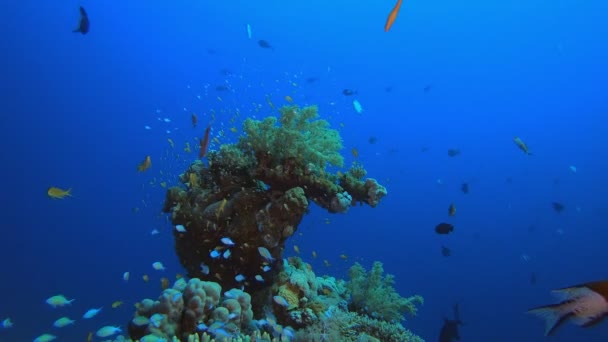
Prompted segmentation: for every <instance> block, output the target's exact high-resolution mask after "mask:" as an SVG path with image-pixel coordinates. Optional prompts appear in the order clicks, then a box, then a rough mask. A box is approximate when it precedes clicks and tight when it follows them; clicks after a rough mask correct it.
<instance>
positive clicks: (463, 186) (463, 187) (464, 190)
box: [460, 183, 469, 194]
mask: <svg viewBox="0 0 608 342" xmlns="http://www.w3.org/2000/svg"><path fill="white" fill-rule="evenodd" d="M460 191H462V193H463V194H468V193H469V183H462V184H461V185H460Z"/></svg>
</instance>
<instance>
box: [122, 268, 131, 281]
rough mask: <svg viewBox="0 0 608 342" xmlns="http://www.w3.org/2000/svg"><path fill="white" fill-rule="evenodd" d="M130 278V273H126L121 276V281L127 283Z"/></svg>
mask: <svg viewBox="0 0 608 342" xmlns="http://www.w3.org/2000/svg"><path fill="white" fill-rule="evenodd" d="M130 276H131V273H129V272H128V271H127V272H125V273H123V274H122V280H124V281H125V282H127V281H129V277H130Z"/></svg>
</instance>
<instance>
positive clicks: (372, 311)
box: [346, 261, 424, 322]
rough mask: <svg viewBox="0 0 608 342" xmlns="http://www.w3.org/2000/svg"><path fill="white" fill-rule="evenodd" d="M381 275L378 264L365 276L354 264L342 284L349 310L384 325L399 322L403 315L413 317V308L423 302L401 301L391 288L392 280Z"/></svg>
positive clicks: (414, 309) (365, 273) (414, 313)
mask: <svg viewBox="0 0 608 342" xmlns="http://www.w3.org/2000/svg"><path fill="white" fill-rule="evenodd" d="M383 274H384V268H383V267H382V263H381V262H378V261H376V262H375V263H374V265H373V266H372V269H371V271H370V272H369V273H367V272H366V271H365V269H364V268H363V266H361V264H359V263H355V264H354V265H353V266H352V267H351V268H350V270H349V276H350V281H349V282H348V283H347V284H346V288H347V289H348V291H349V293H350V303H349V307H350V308H351V309H352V310H353V311H356V312H359V313H361V314H365V315H367V316H369V317H372V318H376V319H380V320H384V321H388V322H393V321H396V322H399V321H402V320H403V319H404V318H405V317H404V314H409V315H411V316H415V315H416V312H417V308H416V305H420V304H423V302H424V300H423V298H422V297H421V296H418V295H416V296H412V297H409V298H404V297H401V296H400V295H399V294H398V293H397V292H396V291H395V288H394V287H393V285H394V284H395V278H394V276H392V275H390V274H387V275H386V276H383Z"/></svg>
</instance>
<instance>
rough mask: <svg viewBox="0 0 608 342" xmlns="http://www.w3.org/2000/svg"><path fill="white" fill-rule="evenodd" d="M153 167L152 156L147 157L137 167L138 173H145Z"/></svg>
mask: <svg viewBox="0 0 608 342" xmlns="http://www.w3.org/2000/svg"><path fill="white" fill-rule="evenodd" d="M150 166H152V159H151V158H150V156H146V158H145V159H144V161H142V162H141V163H140V164H139V165H137V171H139V172H144V171H146V170H147V169H149V168H150Z"/></svg>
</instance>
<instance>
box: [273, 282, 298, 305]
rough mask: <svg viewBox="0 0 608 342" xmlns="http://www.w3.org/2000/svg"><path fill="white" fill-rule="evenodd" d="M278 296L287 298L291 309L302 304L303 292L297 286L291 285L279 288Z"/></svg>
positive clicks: (287, 284)
mask: <svg viewBox="0 0 608 342" xmlns="http://www.w3.org/2000/svg"><path fill="white" fill-rule="evenodd" d="M278 295H279V296H281V297H283V298H285V300H286V301H287V303H289V307H290V308H293V307H297V306H299V304H300V296H301V291H300V289H299V288H298V287H297V286H295V285H293V284H291V283H286V284H284V285H281V286H280V287H279V291H278Z"/></svg>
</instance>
